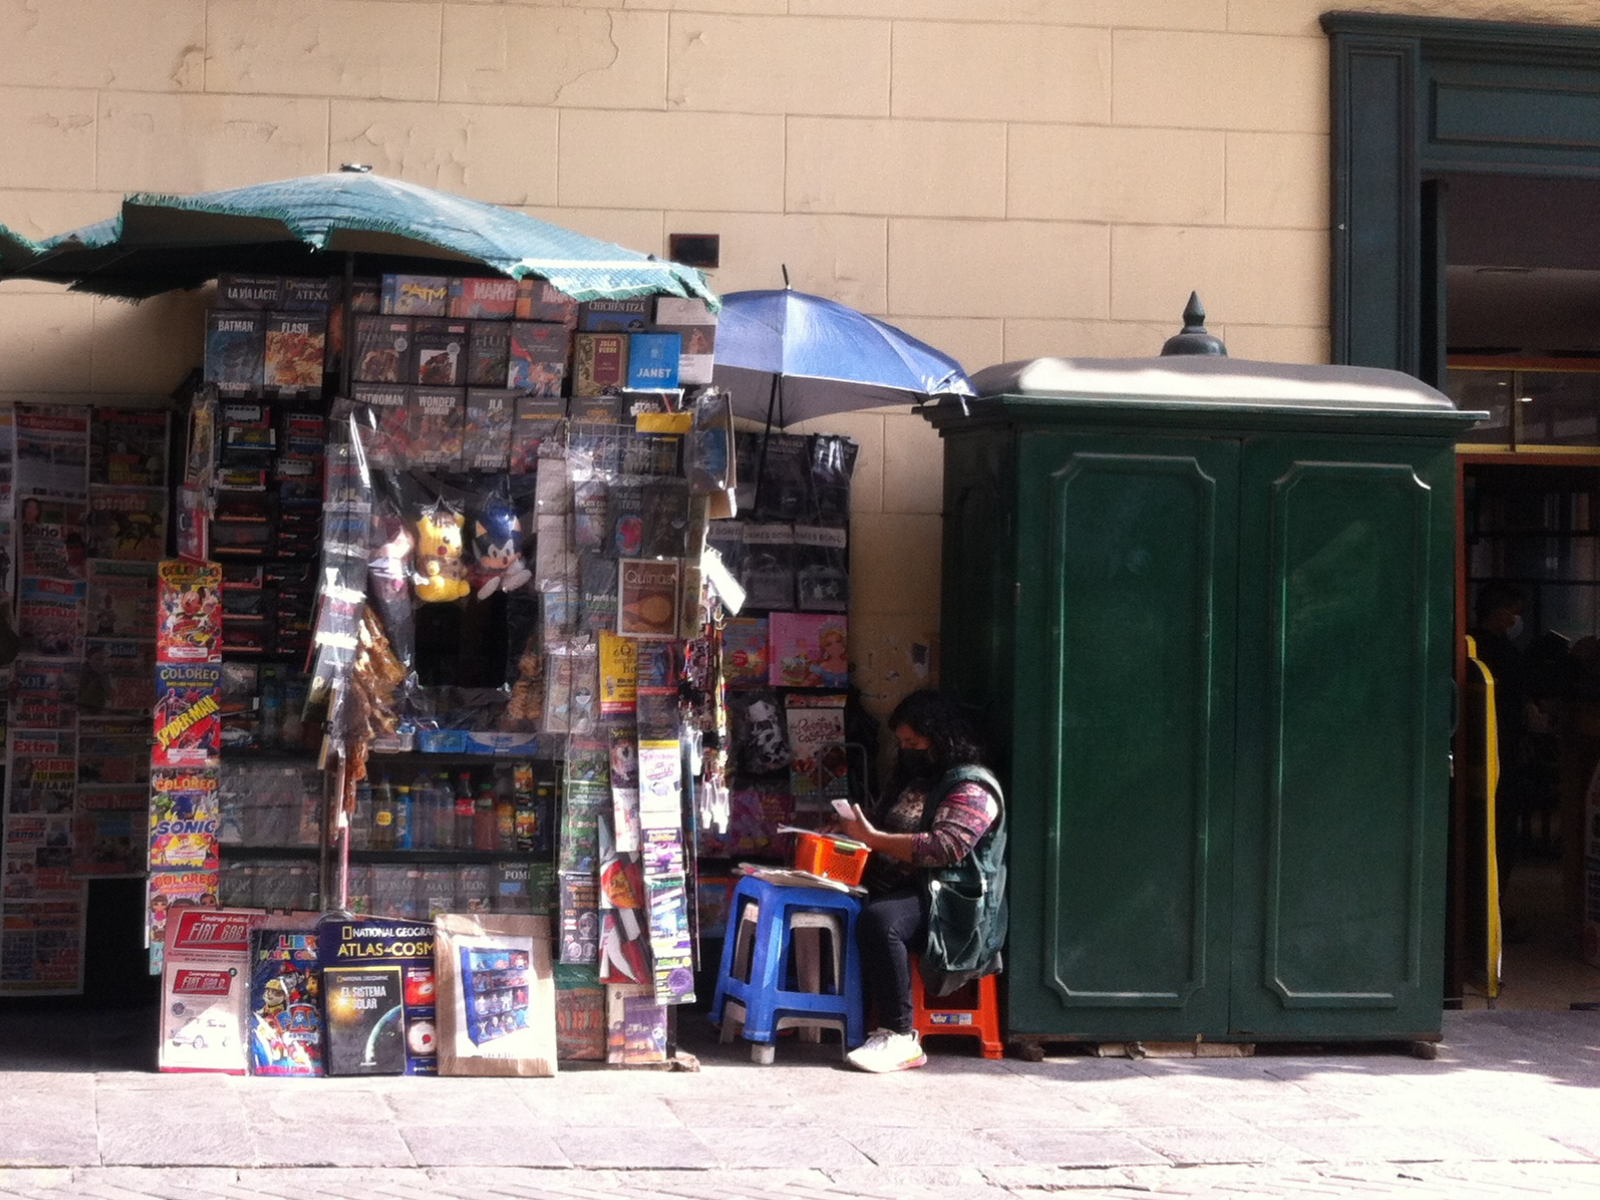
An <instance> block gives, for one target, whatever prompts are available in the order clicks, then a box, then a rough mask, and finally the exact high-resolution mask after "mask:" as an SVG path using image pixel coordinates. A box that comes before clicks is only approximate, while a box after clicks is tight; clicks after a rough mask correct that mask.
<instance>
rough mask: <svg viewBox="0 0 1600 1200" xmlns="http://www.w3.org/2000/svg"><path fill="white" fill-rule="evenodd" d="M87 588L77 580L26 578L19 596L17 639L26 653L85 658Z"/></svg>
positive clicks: (50, 656) (48, 656)
mask: <svg viewBox="0 0 1600 1200" xmlns="http://www.w3.org/2000/svg"><path fill="white" fill-rule="evenodd" d="M87 588H88V585H87V584H85V583H82V582H79V581H77V580H70V581H69V580H62V579H37V578H24V579H23V581H22V588H21V591H20V594H19V595H18V596H17V640H18V641H19V642H20V643H21V648H22V652H23V653H24V654H36V655H39V656H40V657H43V658H82V657H83V619H84V597H85V593H86V590H87Z"/></svg>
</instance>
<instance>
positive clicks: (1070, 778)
mask: <svg viewBox="0 0 1600 1200" xmlns="http://www.w3.org/2000/svg"><path fill="white" fill-rule="evenodd" d="M974 382H975V383H976V384H977V386H978V389H979V391H980V394H981V398H980V399H978V400H976V401H969V402H968V403H967V405H966V406H965V407H963V406H962V405H960V404H958V403H952V402H944V403H941V404H940V405H938V406H935V407H933V408H930V409H927V410H925V412H926V413H927V415H928V417H929V419H930V420H931V421H932V422H933V424H934V425H936V426H937V427H938V430H939V432H940V434H941V435H942V437H943V439H944V447H945V483H944V488H945V493H944V496H945V505H944V507H945V532H944V602H943V632H942V642H943V652H942V661H943V664H944V665H943V675H944V680H945V683H946V685H947V686H948V687H949V688H950V689H951V690H952V691H954V692H955V693H956V694H957V695H958V696H959V697H960V698H962V699H963V700H964V701H965V702H967V703H968V704H970V705H972V706H974V708H975V709H976V710H978V711H980V712H981V713H982V717H983V722H984V724H985V726H986V733H987V735H988V737H989V739H990V742H991V746H992V747H993V748H994V750H995V752H996V754H995V756H996V759H997V765H998V766H999V768H1000V770H1001V771H1002V772H1003V774H1004V775H1005V777H1006V779H1007V781H1008V783H1009V785H1010V792H1009V795H1010V804H1011V819H1012V836H1011V864H1010V889H1011V894H1010V901H1011V940H1010V949H1009V955H1008V965H1007V974H1006V981H1007V996H1008V999H1007V1013H1008V1017H1009V1028H1010V1031H1011V1032H1012V1034H1014V1035H1020V1036H1023V1037H1029V1036H1032V1037H1037V1038H1062V1039H1073V1038H1081V1039H1085V1040H1095V1041H1123V1040H1135V1039H1142V1040H1178V1039H1182V1040H1192V1039H1193V1038H1195V1037H1196V1036H1197V1035H1198V1036H1201V1037H1204V1038H1207V1039H1218V1040H1228V1039H1232V1040H1295V1039H1319V1040H1320V1039H1327V1038H1411V1037H1428V1036H1430V1035H1434V1034H1436V1033H1437V1031H1438V1029H1439V1018H1440V1010H1441V1007H1442V1006H1441V988H1442V964H1443V939H1444V915H1445V847H1446V809H1447V805H1448V774H1449V750H1450V727H1451V717H1452V714H1451V678H1450V675H1451V662H1452V656H1451V645H1452V623H1453V617H1454V610H1453V561H1454V559H1453V552H1452V542H1453V533H1454V521H1455V503H1454V489H1455V464H1454V441H1455V438H1456V436H1457V435H1458V434H1459V433H1460V432H1461V431H1462V430H1464V429H1465V428H1466V427H1467V426H1469V425H1470V424H1471V423H1472V421H1473V420H1474V419H1476V417H1475V415H1474V414H1463V413H1460V412H1458V411H1457V410H1456V409H1455V408H1454V406H1452V405H1451V403H1450V401H1449V400H1448V399H1447V398H1445V397H1444V396H1442V395H1440V394H1439V393H1437V392H1435V391H1433V390H1431V389H1429V388H1426V387H1424V386H1423V385H1421V384H1419V383H1417V382H1416V381H1415V380H1413V379H1410V378H1409V377H1406V376H1402V375H1398V374H1395V373H1392V372H1387V371H1376V370H1370V369H1362V368H1349V367H1290V366H1275V365H1268V364H1261V363H1245V362H1235V361H1232V360H1229V359H1226V358H1164V359H1149V360H1119V361H1106V360H1103V361H1089V360H1080V361H1077V362H1071V361H1066V360H1059V359H1041V360H1038V361H1036V362H1033V363H1027V364H1011V365H1008V366H1004V367H996V368H991V369H990V370H989V371H986V372H983V373H981V374H980V375H979V376H978V377H977V378H976V379H975V381H974Z"/></svg>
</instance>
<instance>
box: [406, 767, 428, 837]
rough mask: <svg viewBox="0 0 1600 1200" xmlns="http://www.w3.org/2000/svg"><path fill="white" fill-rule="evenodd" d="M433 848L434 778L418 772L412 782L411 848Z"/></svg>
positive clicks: (426, 773)
mask: <svg viewBox="0 0 1600 1200" xmlns="http://www.w3.org/2000/svg"><path fill="white" fill-rule="evenodd" d="M432 846H433V776H432V775H430V774H428V772H426V771H418V772H417V773H416V776H415V777H414V778H413V779H412V780H411V848H412V849H413V850H428V849H431V848H432Z"/></svg>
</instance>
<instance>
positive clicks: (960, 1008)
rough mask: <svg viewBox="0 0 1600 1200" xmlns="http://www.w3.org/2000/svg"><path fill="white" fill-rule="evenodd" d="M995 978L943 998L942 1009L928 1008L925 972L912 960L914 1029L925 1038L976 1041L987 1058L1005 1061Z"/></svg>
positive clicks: (981, 980)
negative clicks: (943, 1037)
mask: <svg viewBox="0 0 1600 1200" xmlns="http://www.w3.org/2000/svg"><path fill="white" fill-rule="evenodd" d="M994 980H995V977H994V976H993V975H985V976H984V977H983V978H982V979H980V980H978V981H977V982H976V983H969V984H968V985H967V986H966V987H964V988H961V989H959V990H958V991H955V992H952V993H951V994H950V995H948V996H941V997H939V999H938V1000H937V1001H936V1003H938V1004H939V1005H940V1006H941V1007H939V1008H929V1007H928V1002H927V994H926V993H925V992H924V990H923V987H922V968H921V967H920V966H919V965H917V963H916V960H915V959H913V960H912V969H911V1004H912V1017H911V1021H912V1025H913V1027H914V1028H915V1029H916V1031H917V1033H918V1034H919V1035H921V1036H922V1037H928V1036H930V1035H943V1036H949V1037H975V1038H977V1039H978V1040H979V1042H981V1043H982V1044H983V1056H984V1057H985V1058H1004V1057H1005V1054H1006V1048H1005V1043H1004V1042H1002V1041H1001V1039H1000V999H999V992H998V991H997V989H996V988H995V983H994Z"/></svg>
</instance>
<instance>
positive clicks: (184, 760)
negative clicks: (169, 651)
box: [150, 663, 222, 767]
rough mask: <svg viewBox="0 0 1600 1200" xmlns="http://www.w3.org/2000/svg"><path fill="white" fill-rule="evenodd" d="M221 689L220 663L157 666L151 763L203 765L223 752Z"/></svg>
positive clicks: (163, 765) (161, 664)
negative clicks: (220, 751)
mask: <svg viewBox="0 0 1600 1200" xmlns="http://www.w3.org/2000/svg"><path fill="white" fill-rule="evenodd" d="M221 688H222V664H221V663H158V664H157V665H156V706H155V739H156V745H155V748H154V750H152V751H151V758H150V761H151V762H152V763H153V764H155V765H156V766H162V767H190V766H204V765H205V763H206V761H207V760H208V759H210V758H211V757H212V756H213V755H215V754H216V753H217V752H218V751H219V750H221V749H222V710H221V700H220V697H221Z"/></svg>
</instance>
